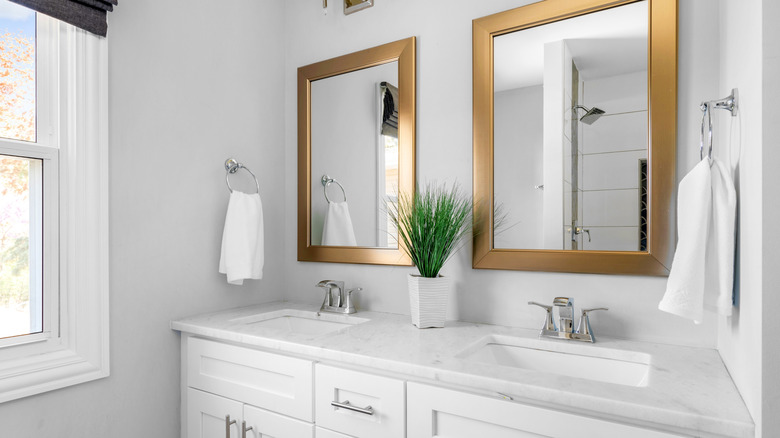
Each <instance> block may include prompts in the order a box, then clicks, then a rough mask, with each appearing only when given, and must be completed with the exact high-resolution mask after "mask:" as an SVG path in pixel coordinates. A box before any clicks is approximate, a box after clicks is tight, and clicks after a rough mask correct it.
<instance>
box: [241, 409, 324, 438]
mask: <svg viewBox="0 0 780 438" xmlns="http://www.w3.org/2000/svg"><path fill="white" fill-rule="evenodd" d="M244 421H246V427H247V428H249V427H251V428H252V430H250V431H249V432H247V434H246V436H247V438H249V437H251V438H271V437H273V438H312V437H314V425H313V424H311V423H306V422H304V421H300V420H296V419H294V418H290V417H285V416H284V415H279V414H274V413H273V412H268V411H266V410H263V409H259V408H256V407H254V406H249V405H244Z"/></svg>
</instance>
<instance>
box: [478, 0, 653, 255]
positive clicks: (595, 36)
mask: <svg viewBox="0 0 780 438" xmlns="http://www.w3.org/2000/svg"><path fill="white" fill-rule="evenodd" d="M648 21H649V19H648V2H647V1H640V2H636V3H631V4H628V5H624V6H620V7H615V8H612V9H605V10H601V11H598V12H595V13H590V14H587V15H580V16H577V17H574V18H570V19H566V20H561V21H557V22H553V23H549V24H545V25H542V26H537V27H533V28H530V29H524V30H521V31H517V32H513V33H507V34H503V35H500V36H496V37H495V38H494V57H493V59H494V66H493V67H494V69H493V71H494V89H493V93H494V95H493V97H494V128H493V129H494V131H493V132H494V146H493V147H494V149H493V151H494V159H493V163H494V186H493V191H494V199H495V205H501V206H502V208H503V210H504V212H505V215H506V216H505V217H504V218H502V223H501V224H500V226H499V224H496V226H495V227H494V236H493V238H494V239H493V247H494V248H506V249H552V250H602V251H647V222H648V214H649V211H648V199H647V195H648V186H647V184H648V177H647V175H648V174H647V158H648V119H649V117H648V87H647V84H648Z"/></svg>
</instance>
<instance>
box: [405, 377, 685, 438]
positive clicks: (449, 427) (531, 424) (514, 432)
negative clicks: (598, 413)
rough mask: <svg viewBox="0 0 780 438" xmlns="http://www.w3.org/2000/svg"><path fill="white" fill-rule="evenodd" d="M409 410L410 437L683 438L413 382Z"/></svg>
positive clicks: (410, 386) (409, 386)
mask: <svg viewBox="0 0 780 438" xmlns="http://www.w3.org/2000/svg"><path fill="white" fill-rule="evenodd" d="M407 409H408V412H409V424H408V432H409V438H433V437H447V438H470V437H490V438H518V437H552V438H568V437H581V438H625V437H631V438H682V437H683V435H676V434H671V433H668V432H661V431H657V430H650V429H645V428H640V427H634V426H629V425H626V424H620V423H613V422H611V421H605V420H600V419H596V418H591V417H585V416H581V415H575V414H570V413H566V412H558V411H553V410H549V409H544V408H540V407H536V406H530V405H524V404H521V403H516V402H510V401H504V400H499V399H497V398H491V397H486V396H482V395H475V394H469V393H466V392H460V391H453V390H450V389H444V388H438V387H435V386H428V385H423V384H418V383H412V382H410V383H409V384H408V406H407Z"/></svg>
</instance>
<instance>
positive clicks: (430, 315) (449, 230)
mask: <svg viewBox="0 0 780 438" xmlns="http://www.w3.org/2000/svg"><path fill="white" fill-rule="evenodd" d="M472 210H473V204H472V201H471V198H470V197H469V196H466V195H465V194H463V193H462V192H461V190H460V188H459V187H458V185H457V184H453V186H452V188H450V189H447V187H446V185H442V186H438V185H435V184H431V185H428V186H426V188H425V189H424V190H420V189H417V190H416V192H415V193H413V194H409V193H399V195H398V202H397V203H389V202H388V203H387V211H388V216H389V218H390V221H391V222H392V223H393V224H394V225H395V227H396V229H397V232H398V241H399V243H400V244H401V245H400V246H401V247H402V248H403V249H404V251H405V252H406V254H407V255H409V257H410V258H411V259H412V262H413V263H414V265H415V266H416V267H417V270H418V271H419V275H413V274H409V277H408V285H409V303H410V307H411V315H412V324H414V325H415V326H417V327H418V328H428V327H444V321H445V319H446V313H447V300H448V298H449V290H450V282H449V278H446V277H443V276H441V275H440V271H441V269H442V267H443V266H444V264H445V263H446V262H447V260H449V258H450V257H451V256H452V255H453V254H454V253H455V252H457V250H458V249H460V248H461V247H462V245H463V243H464V237H465V236H466V235H467V234H468V233H469V231H470V230H471V227H472Z"/></svg>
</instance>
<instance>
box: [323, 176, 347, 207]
mask: <svg viewBox="0 0 780 438" xmlns="http://www.w3.org/2000/svg"><path fill="white" fill-rule="evenodd" d="M320 181H321V182H322V193H324V194H325V200H326V201H328V202H331V200H330V198H329V197H328V186H329V185H330V184H331V183H335V184H336V185H338V186H339V187H340V188H341V193H342V194H343V195H344V201H343V202H347V191H346V190H344V186H342V185H341V183H340V182H338V181H336V180H335V179H333V178H331V177H329V176H328V175H322V179H320Z"/></svg>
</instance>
